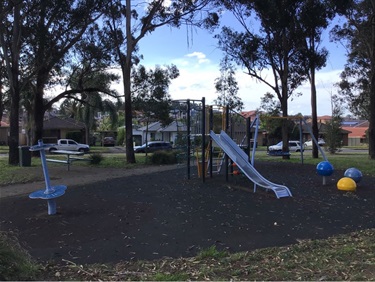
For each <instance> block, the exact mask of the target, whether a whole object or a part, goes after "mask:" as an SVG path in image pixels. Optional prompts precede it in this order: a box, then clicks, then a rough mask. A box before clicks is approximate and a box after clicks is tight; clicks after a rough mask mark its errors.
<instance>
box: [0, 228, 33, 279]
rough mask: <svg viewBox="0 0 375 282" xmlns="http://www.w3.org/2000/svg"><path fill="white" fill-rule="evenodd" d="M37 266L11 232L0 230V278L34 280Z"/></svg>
mask: <svg viewBox="0 0 375 282" xmlns="http://www.w3.org/2000/svg"><path fill="white" fill-rule="evenodd" d="M39 268H40V267H39V266H38V265H37V264H36V263H35V262H34V261H33V260H32V259H31V257H30V256H29V254H28V253H27V252H26V251H25V250H24V249H23V248H22V247H21V246H20V244H19V242H18V241H17V239H16V237H15V236H13V234H11V233H5V232H0V280H1V281H19V280H34V279H36V277H37V275H38V271H39Z"/></svg>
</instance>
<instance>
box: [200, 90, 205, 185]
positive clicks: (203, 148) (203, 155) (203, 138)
mask: <svg viewBox="0 0 375 282" xmlns="http://www.w3.org/2000/svg"><path fill="white" fill-rule="evenodd" d="M205 149H206V99H205V98H204V97H203V98H202V158H201V160H202V167H201V169H202V170H201V173H202V181H203V182H205V181H206V179H205V178H206V176H205V172H206V168H205V161H206V158H205Z"/></svg>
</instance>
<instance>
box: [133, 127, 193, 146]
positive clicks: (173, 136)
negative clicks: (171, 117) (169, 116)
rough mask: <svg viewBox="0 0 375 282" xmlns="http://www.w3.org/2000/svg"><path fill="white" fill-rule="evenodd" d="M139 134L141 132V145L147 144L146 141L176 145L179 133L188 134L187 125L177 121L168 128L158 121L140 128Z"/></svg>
mask: <svg viewBox="0 0 375 282" xmlns="http://www.w3.org/2000/svg"><path fill="white" fill-rule="evenodd" d="M137 132H139V133H140V135H141V144H143V143H145V142H146V139H147V140H148V141H167V142H171V143H173V144H174V143H176V140H177V136H178V134H179V133H184V134H186V132H187V127H186V125H184V124H182V123H181V122H177V121H173V122H171V123H170V124H168V125H167V126H163V125H162V124H161V122H159V121H156V122H152V123H150V124H148V126H147V125H146V126H142V127H140V128H138V129H137ZM133 135H134V131H133ZM134 137H135V136H134ZM135 139H136V138H135ZM138 139H139V138H138Z"/></svg>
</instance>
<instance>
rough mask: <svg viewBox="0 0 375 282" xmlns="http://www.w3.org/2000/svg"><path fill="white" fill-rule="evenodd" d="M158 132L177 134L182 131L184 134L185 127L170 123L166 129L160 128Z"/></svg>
mask: <svg viewBox="0 0 375 282" xmlns="http://www.w3.org/2000/svg"><path fill="white" fill-rule="evenodd" d="M159 131H162V132H178V131H184V132H186V131H187V129H186V125H183V124H182V123H181V122H180V123H178V122H176V121H172V122H171V123H170V124H168V125H167V126H166V127H164V128H161V129H160V130H159Z"/></svg>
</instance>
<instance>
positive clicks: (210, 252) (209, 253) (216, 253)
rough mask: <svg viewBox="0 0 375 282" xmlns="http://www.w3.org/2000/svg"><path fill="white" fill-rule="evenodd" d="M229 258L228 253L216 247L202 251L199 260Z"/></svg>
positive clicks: (198, 256)
mask: <svg viewBox="0 0 375 282" xmlns="http://www.w3.org/2000/svg"><path fill="white" fill-rule="evenodd" d="M226 256H228V252H227V251H220V250H218V249H217V248H216V246H211V247H209V248H207V249H204V250H201V251H200V252H199V253H198V255H197V258H198V259H206V258H223V257H226Z"/></svg>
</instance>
